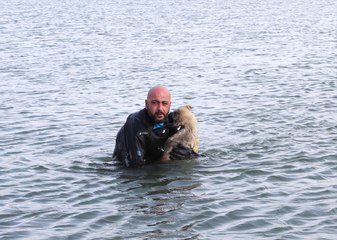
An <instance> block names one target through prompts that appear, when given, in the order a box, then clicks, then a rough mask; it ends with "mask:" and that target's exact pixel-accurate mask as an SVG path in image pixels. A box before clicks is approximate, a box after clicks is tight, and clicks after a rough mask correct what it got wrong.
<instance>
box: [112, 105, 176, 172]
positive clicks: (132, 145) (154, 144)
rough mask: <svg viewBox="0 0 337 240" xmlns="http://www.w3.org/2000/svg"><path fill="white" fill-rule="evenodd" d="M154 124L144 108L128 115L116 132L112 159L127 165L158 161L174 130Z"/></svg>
mask: <svg viewBox="0 0 337 240" xmlns="http://www.w3.org/2000/svg"><path fill="white" fill-rule="evenodd" d="M165 123H166V122H165ZM154 125H155V122H154V120H153V119H152V118H151V117H150V116H149V114H148V113H147V110H146V109H145V108H144V109H142V110H140V111H139V112H136V113H133V114H131V115H129V117H128V118H127V120H126V123H125V124H124V126H123V127H122V128H121V129H120V130H119V132H118V133H117V137H116V145H115V150H114V153H113V159H115V160H119V161H121V162H123V163H124V165H125V166H127V167H129V166H138V165H144V164H148V163H151V162H154V161H158V160H159V159H160V158H161V156H162V154H163V148H164V144H165V141H166V140H167V139H168V138H169V137H170V136H171V135H173V134H174V133H175V132H176V130H175V129H174V128H172V127H168V125H167V124H164V126H162V127H159V128H155V129H154Z"/></svg>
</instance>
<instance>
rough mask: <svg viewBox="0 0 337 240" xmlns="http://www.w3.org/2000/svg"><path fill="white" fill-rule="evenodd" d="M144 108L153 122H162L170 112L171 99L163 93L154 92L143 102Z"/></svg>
mask: <svg viewBox="0 0 337 240" xmlns="http://www.w3.org/2000/svg"><path fill="white" fill-rule="evenodd" d="M145 107H146V109H147V112H148V113H149V115H150V117H152V118H153V119H154V121H155V122H162V121H164V119H165V118H166V116H167V115H168V114H169V112H170V107H171V97H170V95H169V94H168V93H166V92H165V91H160V90H159V91H154V92H153V93H152V94H151V95H150V96H148V98H147V99H146V100H145Z"/></svg>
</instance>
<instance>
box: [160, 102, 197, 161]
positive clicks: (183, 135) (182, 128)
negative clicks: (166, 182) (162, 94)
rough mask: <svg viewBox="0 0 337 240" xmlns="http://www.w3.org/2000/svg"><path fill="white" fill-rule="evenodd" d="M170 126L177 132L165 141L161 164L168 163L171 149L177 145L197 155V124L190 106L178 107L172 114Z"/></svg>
mask: <svg viewBox="0 0 337 240" xmlns="http://www.w3.org/2000/svg"><path fill="white" fill-rule="evenodd" d="M172 125H173V126H174V127H176V128H177V129H178V131H177V132H176V133H175V134H173V135H172V136H171V137H169V138H168V139H167V141H166V143H165V147H164V153H163V156H162V158H161V160H160V161H161V162H167V161H169V160H170V153H171V151H172V149H173V148H174V147H176V146H178V145H179V144H181V145H183V146H184V147H186V148H190V149H192V150H193V151H194V152H195V153H198V150H199V139H198V131H197V125H198V122H197V119H196V118H195V116H194V114H193V112H192V106H191V105H189V104H188V105H185V106H182V107H179V108H178V109H177V110H175V111H174V112H173V113H172Z"/></svg>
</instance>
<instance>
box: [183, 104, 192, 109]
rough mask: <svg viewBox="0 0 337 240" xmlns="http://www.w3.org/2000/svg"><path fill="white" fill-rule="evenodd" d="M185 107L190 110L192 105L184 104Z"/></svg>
mask: <svg viewBox="0 0 337 240" xmlns="http://www.w3.org/2000/svg"><path fill="white" fill-rule="evenodd" d="M185 107H186V108H187V109H188V110H192V108H193V107H192V105H191V104H186V105H185Z"/></svg>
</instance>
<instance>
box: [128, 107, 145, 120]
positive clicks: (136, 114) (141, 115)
mask: <svg viewBox="0 0 337 240" xmlns="http://www.w3.org/2000/svg"><path fill="white" fill-rule="evenodd" d="M145 114H146V109H145V108H144V109H142V110H139V111H137V112H134V113H131V114H130V115H129V116H128V118H127V120H128V121H140V120H141V119H144V117H145Z"/></svg>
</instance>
